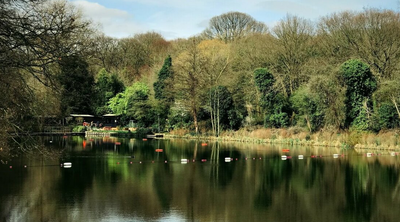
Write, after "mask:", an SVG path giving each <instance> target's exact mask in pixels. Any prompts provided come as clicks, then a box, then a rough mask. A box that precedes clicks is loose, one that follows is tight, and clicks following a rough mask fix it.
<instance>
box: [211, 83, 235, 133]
mask: <svg viewBox="0 0 400 222" xmlns="http://www.w3.org/2000/svg"><path fill="white" fill-rule="evenodd" d="M210 93H211V98H210V99H211V104H212V107H213V109H212V111H213V112H214V115H215V116H214V117H215V118H216V121H218V116H219V123H220V125H221V127H222V129H229V128H234V129H237V128H238V124H239V123H240V122H238V121H235V119H236V118H237V115H236V112H235V111H234V110H235V106H234V104H233V99H232V95H231V93H230V92H229V90H228V89H227V88H226V87H225V86H216V87H213V88H212V89H211V92H210Z"/></svg>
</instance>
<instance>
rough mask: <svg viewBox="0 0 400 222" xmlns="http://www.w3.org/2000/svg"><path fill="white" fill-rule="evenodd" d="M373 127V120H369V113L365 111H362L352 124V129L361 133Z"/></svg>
mask: <svg viewBox="0 0 400 222" xmlns="http://www.w3.org/2000/svg"><path fill="white" fill-rule="evenodd" d="M370 126H371V120H370V118H368V115H367V112H366V110H365V109H361V110H360V113H359V114H358V116H357V117H356V118H355V119H354V121H353V122H352V128H354V129H356V130H359V131H366V130H369V129H370Z"/></svg>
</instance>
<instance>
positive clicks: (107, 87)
mask: <svg viewBox="0 0 400 222" xmlns="http://www.w3.org/2000/svg"><path fill="white" fill-rule="evenodd" d="M124 88H125V86H124V84H123V83H122V82H121V81H120V80H119V78H118V76H117V75H115V74H110V73H108V72H107V71H106V70H105V69H104V68H103V69H101V70H100V72H99V73H98V75H97V81H96V85H95V92H96V103H95V104H94V111H95V113H96V114H97V115H104V114H106V113H108V112H109V111H110V110H109V109H108V101H109V100H110V99H111V98H112V97H114V96H115V95H117V94H118V93H120V92H122V91H124Z"/></svg>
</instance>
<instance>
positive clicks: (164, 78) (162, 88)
mask: <svg viewBox="0 0 400 222" xmlns="http://www.w3.org/2000/svg"><path fill="white" fill-rule="evenodd" d="M173 75H174V72H173V70H172V59H171V56H168V57H167V58H166V59H165V61H164V65H163V66H162V68H161V70H160V72H159V73H158V80H157V81H156V82H155V83H154V97H155V98H156V99H158V100H162V99H167V100H171V98H170V97H169V96H168V93H167V92H166V89H167V86H169V84H168V80H169V79H171V78H173Z"/></svg>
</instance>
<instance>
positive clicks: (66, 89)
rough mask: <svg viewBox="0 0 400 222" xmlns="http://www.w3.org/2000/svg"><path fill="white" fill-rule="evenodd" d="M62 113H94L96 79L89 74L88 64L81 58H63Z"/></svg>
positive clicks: (61, 79) (60, 82) (61, 81)
mask: <svg viewBox="0 0 400 222" xmlns="http://www.w3.org/2000/svg"><path fill="white" fill-rule="evenodd" d="M59 64H60V68H61V72H60V74H59V75H58V81H59V84H60V85H61V87H62V88H61V111H62V112H64V115H65V114H69V113H86V114H89V113H92V109H91V107H92V106H91V105H92V103H93V88H94V87H93V86H94V78H93V76H92V75H90V74H89V71H88V64H87V62H86V61H85V60H83V59H82V58H81V57H79V56H67V57H63V58H61V61H60V63H59Z"/></svg>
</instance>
